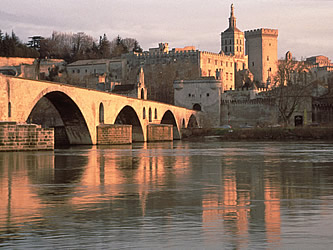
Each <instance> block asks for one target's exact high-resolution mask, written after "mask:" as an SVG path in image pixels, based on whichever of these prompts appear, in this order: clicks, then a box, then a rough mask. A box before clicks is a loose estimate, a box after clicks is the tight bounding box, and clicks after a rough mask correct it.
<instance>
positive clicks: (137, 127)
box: [114, 105, 144, 142]
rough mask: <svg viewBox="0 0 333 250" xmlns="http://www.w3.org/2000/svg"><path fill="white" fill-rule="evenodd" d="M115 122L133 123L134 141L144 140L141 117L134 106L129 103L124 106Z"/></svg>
mask: <svg viewBox="0 0 333 250" xmlns="http://www.w3.org/2000/svg"><path fill="white" fill-rule="evenodd" d="M114 123H115V124H126V125H132V141H133V142H140V141H144V135H143V130H142V126H141V123H140V119H139V117H138V115H137V113H136V112H135V110H134V109H133V108H132V107H130V106H128V105H127V106H125V107H124V108H122V110H121V111H120V112H119V114H118V115H117V117H116V120H115V122H114Z"/></svg>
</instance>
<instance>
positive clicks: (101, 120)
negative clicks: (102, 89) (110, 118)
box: [99, 102, 104, 123]
mask: <svg viewBox="0 0 333 250" xmlns="http://www.w3.org/2000/svg"><path fill="white" fill-rule="evenodd" d="M99 123H104V105H103V103H102V102H101V104H100V105H99Z"/></svg>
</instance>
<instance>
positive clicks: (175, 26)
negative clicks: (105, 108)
mask: <svg viewBox="0 0 333 250" xmlns="http://www.w3.org/2000/svg"><path fill="white" fill-rule="evenodd" d="M0 1H1V8H0V29H1V30H2V31H3V32H8V33H10V32H11V31H12V30H14V32H15V33H16V34H17V35H18V36H19V37H20V38H21V39H22V40H23V41H24V42H26V41H27V40H28V37H29V36H33V35H41V36H44V37H50V36H51V34H52V32H53V31H62V32H73V33H76V32H85V33H87V34H88V35H91V36H93V37H95V38H96V40H97V38H98V37H99V36H100V35H103V34H104V33H105V34H106V35H107V37H108V38H109V39H110V40H112V39H113V38H115V37H116V36H117V35H118V34H119V35H120V36H121V37H122V38H126V37H131V38H136V39H137V40H138V42H139V44H140V45H141V47H142V48H143V49H144V50H148V48H151V47H157V45H158V43H160V42H168V43H169V47H170V48H174V47H184V46H189V45H193V46H195V47H196V48H197V49H200V50H203V51H209V52H216V53H218V52H219V51H220V34H221V32H222V31H224V30H225V29H227V27H228V18H229V14H230V5H231V3H233V4H234V7H235V16H236V18H237V27H238V28H239V29H240V30H242V31H246V30H251V29H256V28H273V29H278V30H279V37H278V56H279V58H281V57H283V56H284V55H285V53H286V52H287V51H288V50H290V51H291V52H292V53H293V55H294V56H295V57H296V58H297V59H301V57H310V56H314V55H325V56H328V57H329V58H330V59H331V60H333V0H234V1H231V0H169V1H168V0H166V1H161V0H159V1H158V0H140V1H135V0H95V1H92V0H56V1H55V0H52V1H51V0H0Z"/></svg>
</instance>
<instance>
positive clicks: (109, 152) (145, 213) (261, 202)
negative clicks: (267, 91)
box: [0, 141, 333, 249]
mask: <svg viewBox="0 0 333 250" xmlns="http://www.w3.org/2000/svg"><path fill="white" fill-rule="evenodd" d="M1 246H2V247H6V248H15V249H21V248H22V249H23V248H24V249H29V248H31V249H32V248H53V249H64V248H67V249H68V248H75V249H78V248H91V249H96V248H97V249H101V248H103V249H107V248H108V249H133V248H135V249H158V248H171V249H276V248H278V249H329V248H332V247H333V144H329V143H318V142H316V143H288V142H286V143H284V142H283V143H281V142H268V143H267V142H255V143H253V142H251V143H247V142H215V141H210V142H195V143H193V142H173V143H171V142H168V143H155V144H134V145H131V146H114V147H111V146H110V147H97V146H94V147H73V148H70V149H57V150H55V152H13V153H8V152H7V153H0V247H1Z"/></svg>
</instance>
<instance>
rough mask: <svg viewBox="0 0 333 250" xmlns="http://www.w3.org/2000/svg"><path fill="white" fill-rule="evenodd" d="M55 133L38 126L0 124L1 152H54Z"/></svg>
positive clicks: (12, 123)
mask: <svg viewBox="0 0 333 250" xmlns="http://www.w3.org/2000/svg"><path fill="white" fill-rule="evenodd" d="M53 149H54V131H53V129H52V128H50V129H44V128H41V126H39V125H36V124H16V122H0V151H21V150H22V151H24V150H53Z"/></svg>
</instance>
